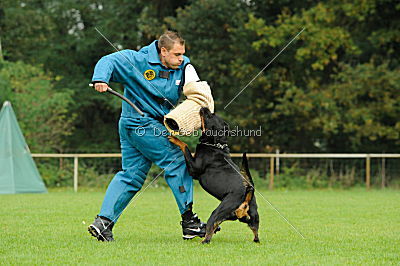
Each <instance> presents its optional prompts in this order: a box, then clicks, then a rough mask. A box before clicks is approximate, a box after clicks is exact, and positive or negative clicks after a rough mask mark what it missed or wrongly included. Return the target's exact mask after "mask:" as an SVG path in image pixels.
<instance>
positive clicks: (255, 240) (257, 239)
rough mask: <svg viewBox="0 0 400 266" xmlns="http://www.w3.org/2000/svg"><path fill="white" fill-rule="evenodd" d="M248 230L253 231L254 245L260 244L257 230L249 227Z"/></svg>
mask: <svg viewBox="0 0 400 266" xmlns="http://www.w3.org/2000/svg"><path fill="white" fill-rule="evenodd" d="M250 229H251V231H253V234H254V239H253V241H254V242H256V243H260V239H259V238H258V228H257V227H253V226H250Z"/></svg>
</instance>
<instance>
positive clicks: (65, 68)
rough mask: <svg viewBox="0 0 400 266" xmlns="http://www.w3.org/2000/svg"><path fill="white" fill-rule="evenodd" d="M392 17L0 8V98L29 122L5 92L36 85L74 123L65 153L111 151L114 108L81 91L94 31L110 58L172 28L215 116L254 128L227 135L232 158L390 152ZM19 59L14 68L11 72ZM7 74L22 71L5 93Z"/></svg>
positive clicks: (366, 0)
mask: <svg viewBox="0 0 400 266" xmlns="http://www.w3.org/2000/svg"><path fill="white" fill-rule="evenodd" d="M399 10H400V4H399V3H398V2H397V1H393V0H355V1H350V0H345V1H336V0H327V1H322V2H317V1H311V0H307V1H293V0H271V1H261V0H252V1H228V0H214V1H212V0H198V1H184V0H180V1H171V0H167V1H143V0H133V1H132V0H115V1H104V0H99V1H96V2H91V1H89V2H88V1H83V2H82V1H77V0H66V1H61V2H60V1H55V0H44V1H43V0H30V1H11V0H3V1H2V5H1V7H0V29H1V31H0V37H1V39H0V40H1V42H2V47H3V54H4V58H5V60H6V61H7V63H6V65H7V67H4V66H3V68H2V70H1V71H2V72H1V73H2V77H5V78H2V80H0V82H2V84H4V86H2V88H4V89H3V91H2V95H4V93H5V91H7V90H9V88H14V89H15V88H17V87H18V86H19V87H18V88H20V89H21V93H19V96H18V97H20V98H18V99H17V98H15V101H16V102H15V103H14V106H18V107H17V108H18V109H19V112H21V113H30V112H31V111H29V110H30V109H26V110H23V109H24V108H28V107H25V106H27V103H29V102H26V101H29V99H30V98H32V97H34V95H33V94H32V93H31V91H30V90H29V89H25V87H24V86H22V85H18V84H17V85H16V83H18V82H20V83H21V84H23V82H22V81H25V82H27V81H28V80H30V79H36V81H35V82H36V83H35V84H36V85H35V86H36V87H35V88H36V89H39V87H40V88H41V87H43V88H45V89H44V91H47V93H49V94H50V95H53V97H52V99H54V102H58V101H60V102H61V103H62V104H61V105H62V106H64V109H63V110H64V112H63V113H62V114H64V115H65V116H66V117H68V118H74V115H73V114H77V116H76V118H75V119H73V121H72V120H68V121H67V122H68V123H66V124H70V123H73V124H72V126H71V128H73V127H74V128H75V130H74V131H73V132H72V131H71V132H69V133H71V135H69V136H65V135H62V134H61V135H62V136H63V138H62V141H64V143H63V144H62V145H61V146H63V147H64V149H66V150H71V151H76V152H91V151H96V152H101V151H118V149H119V144H118V135H117V130H116V127H117V119H118V116H119V109H120V101H119V100H118V99H115V98H113V97H111V96H109V95H104V94H98V93H95V92H94V91H93V90H92V89H89V88H88V87H87V84H88V82H89V81H90V78H91V75H92V71H93V67H94V65H95V63H96V62H97V60H99V59H100V58H101V57H102V56H103V55H105V54H108V53H111V52H114V51H115V50H114V48H113V47H112V46H110V45H109V44H108V42H107V41H106V40H104V38H103V37H102V36H100V35H99V33H98V32H97V31H96V29H95V28H97V29H98V30H99V31H101V32H102V33H103V34H104V35H105V36H106V37H107V39H108V40H110V41H111V42H112V43H113V45H114V46H115V47H117V48H118V49H122V48H130V49H139V48H140V47H142V46H144V45H147V44H148V43H150V42H151V41H152V40H153V39H154V38H157V36H158V35H159V34H161V33H162V32H163V31H164V30H166V29H168V28H169V29H176V30H179V31H180V32H181V33H182V35H183V36H184V38H185V39H186V41H187V42H186V46H187V47H186V48H187V49H186V50H187V55H188V56H189V57H190V58H191V60H192V62H193V63H194V65H195V66H196V68H197V69H198V72H199V74H200V77H201V78H202V79H204V80H207V81H208V82H209V83H210V84H211V86H212V90H213V94H214V98H215V102H216V111H217V113H219V114H220V115H222V116H223V117H224V118H225V119H226V120H227V121H228V122H229V124H230V126H231V128H234V127H235V126H239V127H240V128H246V129H258V128H259V126H261V127H262V133H263V134H262V136H261V137H254V136H253V137H232V138H231V139H230V143H231V148H232V151H243V150H247V151H252V152H269V151H272V150H273V149H276V148H279V149H280V150H281V151H289V152H396V151H398V149H399V147H400V136H399V133H398V132H399V127H400V126H399V119H398V117H400V107H399V95H400V93H399V92H400V90H399V89H400V81H399V71H400V70H399V65H400V62H399V52H400V51H399V47H400V45H399V43H400V37H399V36H400V21H399V20H400V16H399ZM303 28H304V31H303V32H302V33H301V35H299V37H298V38H297V39H296V40H294V41H293V43H292V44H291V45H290V46H289V47H287V48H286V49H285V50H284V51H283V52H282V53H281V54H280V56H279V57H277V58H276V59H275V60H274V61H273V62H272V63H271V64H270V65H269V66H268V67H267V68H266V69H265V71H263V72H262V73H261V74H260V75H259V76H257V78H256V79H254V80H253V77H255V76H256V74H257V73H258V72H259V71H260V70H261V69H263V68H264V67H265V66H266V65H267V63H268V62H269V61H270V60H271V59H273V58H274V57H275V55H277V53H278V52H279V51H280V50H281V49H282V48H283V47H284V46H285V45H286V44H287V43H288V42H289V41H290V40H291V39H292V38H293V37H294V36H295V35H296V34H297V33H298V32H299V31H300V30H301V29H303ZM18 61H22V62H24V63H25V64H24V63H22V62H19V63H11V62H18ZM12 64H15V65H12ZM28 64H29V65H28ZM5 69H7V70H5ZM11 69H14V70H11ZM18 69H19V70H18ZM33 69H34V70H33ZM42 69H43V70H42ZM10 71H21V72H20V73H19V74H18V75H19V76H18V75H17V76H15V80H13V81H12V82H14V83H13V84H11V83H12V82H11V81H10V80H11V79H10V73H11V72H10ZM35 71H36V72H35ZM46 73H47V74H46ZM48 73H52V74H48ZM35 75H36V76H35ZM39 78H40V79H43V84H39V83H40V82H39V81H38V79H39ZM113 86H114V87H115V88H117V89H120V87H119V86H117V85H115V84H113ZM243 88H245V89H244V90H242V89H243ZM59 93H61V94H63V97H61V96H58V95H59ZM238 94H239V96H237V95H238ZM236 96H237V98H235V97H236ZM15 97H17V96H15ZM57 97H58V98H57ZM234 98H235V99H234ZM40 99H43V100H44V97H43V98H40ZM71 99H72V100H71ZM233 99H234V100H233ZM232 100H233V101H232ZM24 101H25V102H24ZM32 101H33V100H32ZM49 101H50V100H49ZM19 102H20V103H19ZM54 102H52V103H50V102H46V104H49V105H52V104H55V103H54ZM41 110H43V109H41ZM32 113H34V112H33V111H32ZM54 115H55V116H60V117H62V115H60V114H54ZM64 118H65V117H64ZM64 118H62V119H60V118H58V119H56V118H54V119H56V120H57V121H61V120H64ZM44 121H46V122H47V121H49V122H50V120H49V117H47V119H46V120H44ZM57 121H55V122H54V123H57ZM23 123H25V122H23ZM51 123H53V121H51ZM24 127H25V130H26V131H29V130H38V129H34V128H30V127H31V125H30V124H26V126H25V125H24ZM32 132H33V131H32ZM59 133H60V131H59V132H58V133H57V134H56V135H57V136H61V135H60V134H59ZM32 134H33V133H32ZM35 134H36V133H35ZM66 135H68V134H66ZM36 136H37V138H38V139H39V138H41V137H39V135H38V134H37V135H36ZM60 141H61V140H60ZM62 141H61V142H60V143H62ZM46 143H47V142H43V143H42V145H43V146H42V147H43V148H44V147H46V149H47V150H48V149H53V148H54V147H55V146H54V145H47V144H46ZM37 147H39V146H37ZM49 147H51V148H49ZM57 149H58V148H57Z"/></svg>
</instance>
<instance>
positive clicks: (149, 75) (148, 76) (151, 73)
mask: <svg viewBox="0 0 400 266" xmlns="http://www.w3.org/2000/svg"><path fill="white" fill-rule="evenodd" d="M143 76H144V78H145V79H147V80H153V79H154V78H155V77H156V72H155V71H154V70H153V69H147V70H146V71H145V72H144V74H143Z"/></svg>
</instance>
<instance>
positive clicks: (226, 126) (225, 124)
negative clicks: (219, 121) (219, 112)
mask: <svg viewBox="0 0 400 266" xmlns="http://www.w3.org/2000/svg"><path fill="white" fill-rule="evenodd" d="M225 128H226V129H227V130H229V124H228V123H226V122H225V121H224V129H225Z"/></svg>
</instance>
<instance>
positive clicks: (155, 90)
mask: <svg viewBox="0 0 400 266" xmlns="http://www.w3.org/2000/svg"><path fill="white" fill-rule="evenodd" d="M184 53H185V42H184V40H183V39H182V38H181V37H180V36H179V34H178V33H176V32H171V31H168V32H166V33H164V34H163V35H161V36H160V39H159V40H158V41H154V42H152V43H151V44H150V45H149V46H145V47H143V48H142V49H140V50H139V51H133V50H123V51H120V52H116V53H113V54H110V55H107V56H104V57H102V58H101V59H100V60H99V61H98V63H97V64H96V67H95V69H94V74H93V78H92V83H94V85H95V89H96V90H97V91H99V92H104V91H106V90H107V88H108V83H109V82H110V81H114V82H119V83H122V84H124V87H125V89H124V95H125V96H126V97H127V98H128V99H130V100H131V101H132V102H133V103H135V105H137V106H138V107H139V109H141V111H143V112H144V116H141V115H140V114H139V113H138V112H136V111H135V109H133V108H132V107H131V106H130V105H129V104H128V103H126V102H124V101H123V102H122V112H121V117H120V120H119V136H120V143H121V152H122V169H123V170H122V171H120V172H118V173H117V174H116V175H115V176H114V178H113V179H112V181H111V182H110V184H109V186H108V188H107V192H106V195H105V197H104V201H103V204H102V206H101V210H100V213H99V214H98V216H97V217H96V219H95V221H94V222H93V223H92V224H91V225H90V226H89V228H88V230H89V232H90V233H91V234H92V235H93V236H94V237H96V238H97V239H98V240H101V241H112V240H114V239H113V235H112V228H113V226H114V223H115V222H116V221H117V220H118V218H119V216H120V215H121V213H122V211H123V210H124V209H125V207H126V206H127V205H128V203H129V201H130V200H131V199H132V197H133V196H134V195H135V194H136V193H137V192H138V191H139V190H140V189H141V188H142V186H143V183H144V181H145V179H146V175H147V173H148V171H149V169H150V167H151V164H152V162H154V163H155V164H157V165H158V166H159V167H161V168H162V169H163V170H164V177H165V180H166V182H167V184H168V185H169V187H170V188H171V190H172V192H173V194H174V196H175V200H176V202H177V204H178V208H179V211H180V213H181V215H182V222H181V225H182V230H183V238H184V239H190V238H193V237H196V236H200V237H204V235H205V224H204V223H202V222H201V221H200V219H199V218H198V217H197V215H196V214H194V213H193V212H192V202H193V181H192V177H191V176H190V175H189V172H188V170H187V168H186V163H185V159H184V156H183V153H182V152H181V150H180V149H179V148H178V147H177V146H175V145H174V144H172V143H170V142H169V141H168V138H167V137H166V135H165V134H163V133H165V132H167V130H166V128H165V127H164V125H163V123H162V119H163V116H164V115H165V114H167V113H169V111H170V110H171V109H172V108H173V107H174V106H176V104H177V103H178V99H179V97H180V94H181V92H182V88H181V87H182V86H183V85H184V81H183V78H184V77H189V79H192V80H185V83H187V82H189V81H197V80H198V76H197V74H196V72H195V70H194V68H193V66H191V65H190V64H188V63H189V58H187V57H186V56H184V55H183V54H184ZM187 66H189V67H187ZM185 68H187V69H190V71H191V73H189V74H188V75H186V74H185Z"/></svg>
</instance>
